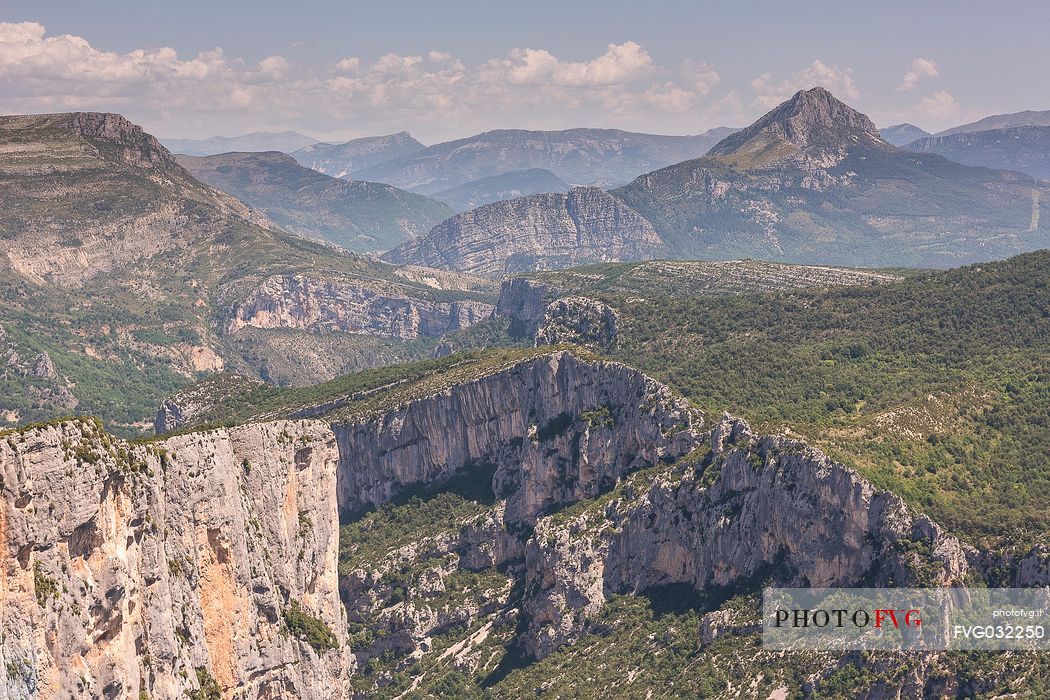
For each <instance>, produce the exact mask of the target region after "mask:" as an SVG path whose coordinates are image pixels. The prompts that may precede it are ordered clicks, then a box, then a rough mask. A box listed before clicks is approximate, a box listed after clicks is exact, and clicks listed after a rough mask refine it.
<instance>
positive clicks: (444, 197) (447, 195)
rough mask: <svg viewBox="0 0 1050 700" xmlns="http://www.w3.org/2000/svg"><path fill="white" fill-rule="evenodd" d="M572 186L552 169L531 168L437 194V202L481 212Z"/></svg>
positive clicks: (458, 209)
mask: <svg viewBox="0 0 1050 700" xmlns="http://www.w3.org/2000/svg"><path fill="white" fill-rule="evenodd" d="M570 189H571V187H570V185H569V184H568V183H567V182H565V181H564V180H562V179H561V178H560V177H558V176H557V175H555V174H554V173H552V172H551V171H550V170H545V169H543V168H529V169H528V170H512V171H510V172H508V173H501V174H500V175H491V176H489V177H483V178H479V179H477V180H471V181H470V182H465V183H463V184H462V185H457V186H456V187H450V188H449V189H447V190H442V191H440V192H435V193H434V199H437V200H440V201H442V202H446V203H448V205H449V206H450V207H452V208H453V209H455V210H456V211H466V210H468V209H477V208H478V207H480V206H482V205H484V204H491V203H492V202H499V201H502V200H505V199H514V198H515V197H523V196H525V195H530V194H541V193H544V192H568V191H569V190H570Z"/></svg>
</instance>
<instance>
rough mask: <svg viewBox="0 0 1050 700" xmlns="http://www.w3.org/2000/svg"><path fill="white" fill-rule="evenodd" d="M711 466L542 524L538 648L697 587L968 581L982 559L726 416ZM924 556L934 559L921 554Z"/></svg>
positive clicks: (825, 462)
mask: <svg viewBox="0 0 1050 700" xmlns="http://www.w3.org/2000/svg"><path fill="white" fill-rule="evenodd" d="M709 440H710V452H709V453H708V454H707V456H706V459H704V460H702V461H701V462H699V463H697V464H696V465H694V466H692V467H688V468H686V469H684V470H681V471H678V472H668V473H665V474H661V475H658V476H657V477H655V478H653V479H652V480H651V481H650V482H648V483H647V484H645V483H640V484H637V485H631V486H629V487H628V488H625V489H623V490H622V491H621V493H619V494H617V498H614V499H612V500H611V501H610V502H608V504H606V505H605V507H604V508H593V509H590V510H585V511H583V512H581V513H579V514H571V515H565V516H562V517H560V518H545V519H543V520H541V521H540V522H539V523H538V525H537V527H536V531H535V535H534V536H533V538H532V539H531V540H530V541H529V542H528V544H527V548H526V566H527V573H526V583H525V587H526V590H527V591H528V592H529V594H528V599H527V600H526V603H525V610H526V618H527V620H528V625H529V627H528V632H527V633H526V635H525V644H526V647H527V649H528V650H529V652H530V653H531V654H532V655H534V656H537V657H542V656H545V655H546V654H549V653H550V652H551V651H553V650H554V649H556V648H557V647H558V646H560V645H562V644H565V643H567V642H570V641H572V640H573V639H574V638H575V637H576V636H577V635H578V634H579V633H580V632H581V631H582V630H583V629H584V627H585V624H586V621H587V619H588V618H589V617H591V616H593V615H594V614H595V613H596V612H597V610H598V609H600V607H601V606H602V604H603V603H604V602H605V600H606V598H607V597H608V596H610V595H612V594H614V593H639V592H642V591H645V590H647V589H649V588H652V587H654V586H659V585H664V584H671V583H684V584H688V585H690V586H692V587H694V588H695V589H696V590H698V591H701V592H706V593H707V594H708V595H711V596H713V597H717V595H718V594H719V593H720V592H721V591H727V590H733V589H734V588H735V587H740V586H744V587H746V586H748V585H755V584H760V583H762V581H763V579H764V578H765V577H770V576H771V577H773V578H774V580H777V581H778V582H780V583H782V584H785V585H792V584H793V585H797V586H818V587H819V586H850V585H860V584H865V583H867V584H871V585H884V586H894V585H897V586H900V585H915V586H920V585H946V584H950V583H961V582H962V579H963V577H964V575H965V574H966V573H967V571H968V569H969V563H968V557H967V554H968V553H970V554H972V550H969V551H968V549H967V548H966V547H964V545H962V544H961V543H960V542H959V540H957V539H956V538H955V537H953V536H951V535H948V534H946V533H945V532H944V531H943V530H941V528H940V527H938V526H937V525H935V524H934V523H933V522H931V521H930V520H929V519H928V518H926V517H925V516H918V517H916V516H914V515H913V514H911V513H910V512H909V511H908V509H907V508H906V507H905V505H904V502H903V501H902V500H901V499H900V498H899V497H897V496H895V495H893V494H891V493H889V492H886V491H881V490H878V489H876V488H875V487H873V486H872V485H871V484H870V483H868V482H867V481H866V480H864V479H863V478H861V477H860V476H859V475H858V474H857V473H856V472H855V471H853V470H852V469H849V468H847V467H844V466H842V465H841V464H836V463H834V462H832V461H831V460H829V459H828V458H827V457H825V456H824V455H823V454H821V453H820V452H819V451H818V450H816V449H813V448H810V447H808V446H807V445H805V444H804V443H801V442H798V441H793V440H787V439H784V438H778V437H761V438H760V437H757V436H755V435H753V434H752V433H751V431H750V428H749V427H748V426H747V424H746V423H744V422H743V421H740V420H738V419H732V418H729V417H726V418H725V419H723V421H722V422H721V423H720V424H719V425H718V426H716V428H715V429H714V430H713V431H711V433H710V435H709ZM919 552H922V553H923V554H922V556H920V555H919Z"/></svg>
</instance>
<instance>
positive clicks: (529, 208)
mask: <svg viewBox="0 0 1050 700" xmlns="http://www.w3.org/2000/svg"><path fill="white" fill-rule="evenodd" d="M662 252H665V247H664V243H663V241H662V240H661V239H660V237H659V236H658V235H657V234H656V231H655V230H654V229H653V227H652V225H651V224H650V223H649V222H648V221H646V220H645V219H644V218H642V216H641V215H639V214H638V213H637V212H636V211H634V210H633V209H631V208H630V207H629V206H627V205H625V204H624V203H623V202H622V201H620V200H619V199H617V198H616V197H613V196H612V195H610V194H608V193H607V192H605V191H604V190H601V189H598V188H596V187H576V188H573V189H572V190H571V191H570V192H569V193H568V194H562V193H551V194H536V195H530V196H528V197H519V198H518V199H511V200H507V201H503V202H495V203H493V204H488V205H486V206H483V207H480V208H478V209H473V210H471V211H467V212H463V213H462V214H458V215H456V216H453V217H452V218H450V219H447V220H445V221H443V222H442V223H440V224H438V225H437V226H435V227H434V228H433V229H432V230H431V231H430V233H428V234H427V235H426V236H425V237H423V238H421V239H419V240H416V241H406V242H405V243H403V244H402V245H400V246H398V247H397V248H395V249H394V250H392V251H390V252H389V253H386V254H385V255H383V259H384V260H386V261H388V262H393V263H411V264H418V265H428V266H430V267H439V268H447V269H451V270H458V271H460V272H473V273H475V274H479V275H488V276H494V277H499V276H502V275H508V274H513V273H514V272H521V271H524V270H544V269H554V268H560V267H569V266H572V265H579V264H582V263H586V262H599V261H617V260H648V259H651V258H654V257H658V256H659V255H660V254H661V253H662Z"/></svg>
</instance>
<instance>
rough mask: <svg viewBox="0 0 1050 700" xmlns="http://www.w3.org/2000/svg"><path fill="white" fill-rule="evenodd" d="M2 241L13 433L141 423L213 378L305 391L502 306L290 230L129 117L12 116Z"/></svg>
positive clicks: (488, 291)
mask: <svg viewBox="0 0 1050 700" xmlns="http://www.w3.org/2000/svg"><path fill="white" fill-rule="evenodd" d="M278 159H279V161H280V162H281V163H285V165H284V166H282V167H285V166H286V165H287V163H290V164H291V167H294V168H298V167H299V166H297V165H295V163H294V161H292V159H291V158H288V157H286V156H279V157H278ZM301 170H304V171H305V172H306V173H309V175H310V176H311V177H316V178H324V176H323V175H320V174H317V173H313V172H312V171H309V170H305V169H301ZM325 179H326V180H331V182H333V183H335V186H336V187H338V188H349V187H353V185H352V183H344V182H341V181H337V180H332V179H330V178H325ZM407 196H409V197H412V198H416V197H417V195H407ZM429 206H432V207H435V208H436V209H438V210H440V209H441V208H442V205H434V204H431V205H429ZM0 231H2V232H3V235H2V236H0V300H2V304H0V355H2V356H3V357H4V358H5V363H4V365H3V367H2V368H0V405H2V406H3V409H4V410H3V414H2V415H0V418H2V419H3V420H4V421H5V422H8V423H11V422H26V421H33V420H38V419H40V418H43V417H47V416H53V415H55V414H57V413H70V412H73V411H76V412H78V413H80V412H86V413H91V414H94V415H98V416H101V417H103V418H104V419H105V420H106V422H107V424H108V425H111V426H113V427H114V428H116V429H118V430H135V429H136V427H137V428H141V427H142V426H143V425H147V424H150V423H151V422H152V421H151V419H150V416H151V415H152V414H153V413H154V412H155V406H156V403H157V402H158V401H159V400H160V399H161V398H162V397H163V396H164V395H166V394H168V393H171V391H173V390H174V389H176V388H178V387H179V386H182V385H184V384H186V383H187V382H188V381H190V380H192V379H193V378H194V377H196V376H198V374H199V373H201V372H216V371H221V370H236V371H238V372H239V373H241V374H244V375H248V376H255V377H261V378H264V379H267V380H268V381H271V382H273V383H276V384H288V383H303V382H316V381H318V379H320V378H324V377H325V376H329V377H330V376H333V375H334V374H337V373H339V372H343V371H346V370H347V369H348V368H355V367H362V366H374V365H376V364H382V363H383V362H389V361H396V360H406V359H412V358H415V357H419V356H421V355H422V356H425V355H427V354H429V353H430V352H431V351H432V349H433V347H434V346H435V345H436V344H437V342H438V338H439V337H440V336H442V335H443V334H445V333H446V332H448V331H450V330H456V329H461V328H464V327H465V326H467V325H469V324H471V323H474V322H475V321H479V320H482V319H483V318H485V317H487V316H488V315H489V314H490V313H491V310H492V308H493V306H492V303H493V302H494V301H495V293H494V288H493V287H492V285H491V284H490V283H486V282H485V281H483V280H476V279H474V278H469V277H463V276H460V277H457V276H455V275H449V274H448V273H440V272H436V271H432V272H429V273H428V272H425V271H420V270H416V269H412V268H406V269H395V268H392V267H390V266H388V265H385V264H383V263H379V262H376V261H373V260H369V259H365V258H361V257H358V256H355V255H351V254H348V253H344V252H341V251H339V250H338V249H336V248H333V247H332V246H329V245H321V244H318V243H314V242H310V241H306V240H304V239H302V238H299V237H298V236H294V235H292V234H289V233H286V232H284V231H281V230H280V229H278V228H277V227H276V226H274V224H273V223H272V222H270V221H269V219H267V218H266V217H265V216H263V215H261V214H259V213H258V212H256V211H254V210H252V209H250V208H249V207H247V206H246V205H244V204H243V203H241V202H240V201H238V200H236V199H234V198H233V197H230V196H229V195H227V194H225V193H223V192H220V191H218V190H216V189H213V188H212V187H209V186H208V185H205V184H203V183H202V182H200V181H198V180H196V179H195V178H194V177H193V176H192V175H190V174H189V173H188V172H187V171H186V170H185V169H184V168H183V167H182V166H180V165H179V163H178V162H177V161H176V158H175V157H174V156H173V155H172V154H171V153H170V152H169V151H168V150H167V149H166V148H164V147H163V146H162V145H161V144H160V143H159V142H158V141H157V140H156V139H155V138H154V137H152V136H150V135H149V134H147V133H145V132H144V131H143V130H142V129H141V128H140V127H138V126H136V125H134V124H131V123H130V122H128V121H127V120H126V119H124V118H123V117H121V116H119V115H116V114H100V113H73V114H50V115H33V116H16V117H2V118H0Z"/></svg>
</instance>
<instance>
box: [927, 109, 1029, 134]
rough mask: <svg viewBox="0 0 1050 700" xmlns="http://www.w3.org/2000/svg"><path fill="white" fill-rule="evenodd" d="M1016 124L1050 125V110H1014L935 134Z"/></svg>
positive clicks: (958, 132) (985, 129) (1006, 126)
mask: <svg viewBox="0 0 1050 700" xmlns="http://www.w3.org/2000/svg"><path fill="white" fill-rule="evenodd" d="M1015 126H1050V110H1044V111H1041V112H1039V111H1033V110H1030V109H1029V110H1025V111H1024V112H1014V113H1013V114H993V115H992V116H990V117H985V118H984V119H979V120H977V121H975V122H971V123H969V124H962V125H960V126H955V127H952V128H951V129H945V130H944V131H939V132H937V133H936V134H935V136H950V135H952V134H964V133H969V132H973V131H988V130H990V129H1009V128H1012V127H1015Z"/></svg>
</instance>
